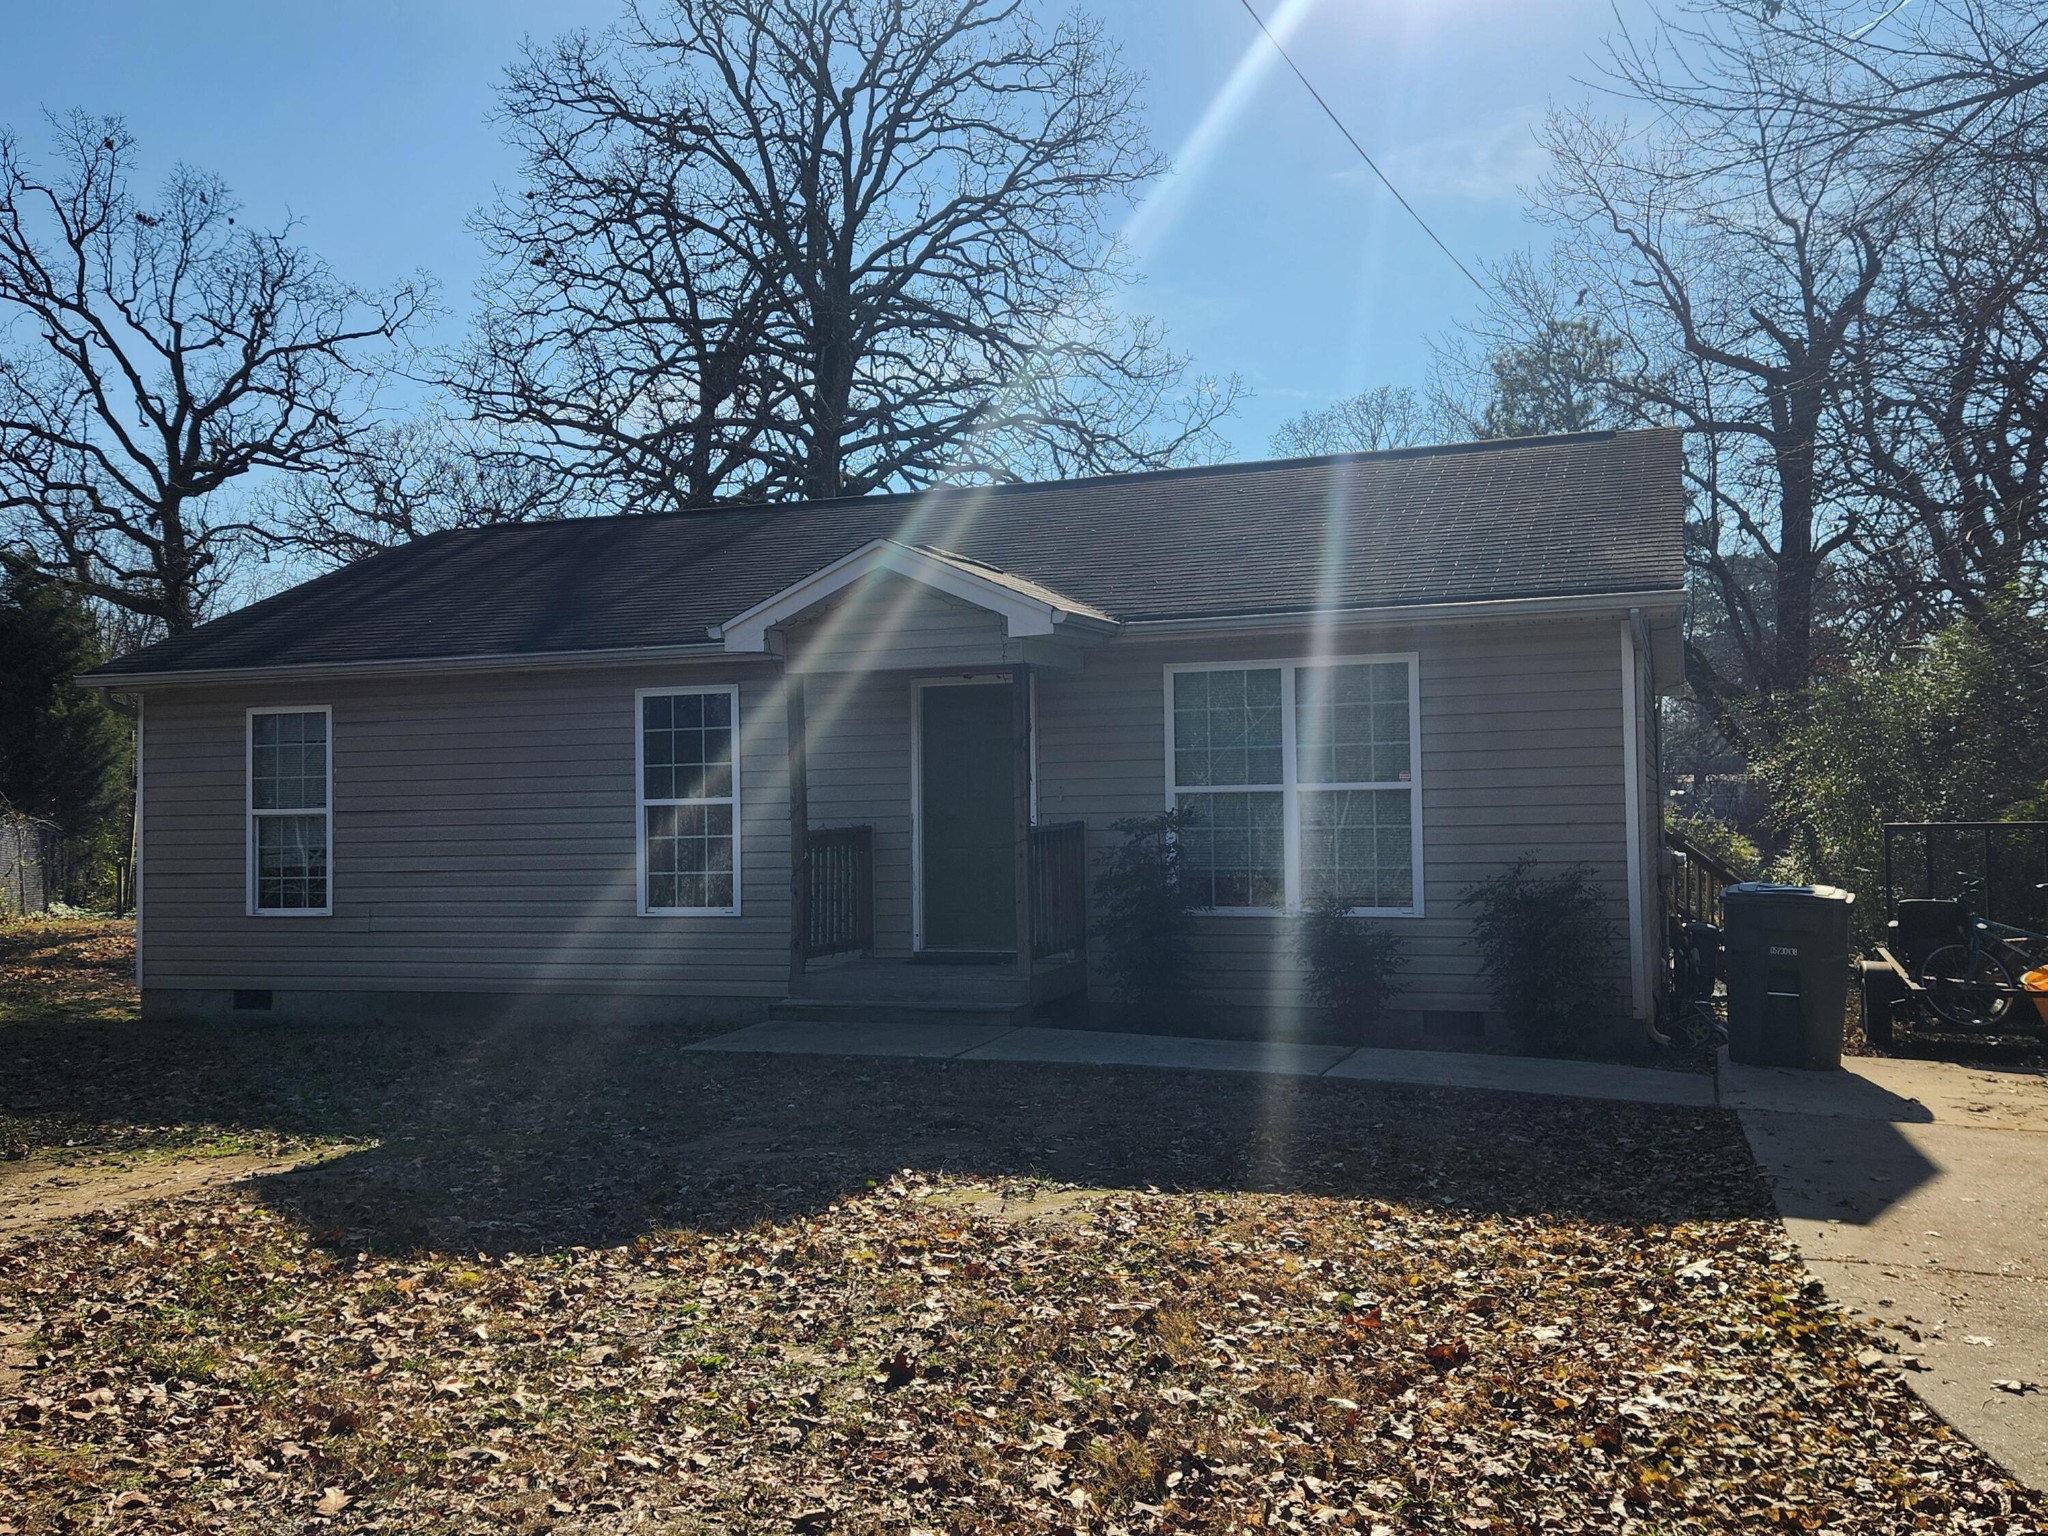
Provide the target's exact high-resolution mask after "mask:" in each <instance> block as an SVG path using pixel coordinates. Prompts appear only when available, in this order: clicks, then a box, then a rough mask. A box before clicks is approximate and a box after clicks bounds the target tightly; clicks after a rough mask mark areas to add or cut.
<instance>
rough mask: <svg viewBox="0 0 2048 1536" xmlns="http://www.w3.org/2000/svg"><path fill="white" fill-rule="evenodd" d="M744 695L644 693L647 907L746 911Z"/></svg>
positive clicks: (643, 882) (733, 691)
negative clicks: (741, 757) (741, 752)
mask: <svg viewBox="0 0 2048 1536" xmlns="http://www.w3.org/2000/svg"><path fill="white" fill-rule="evenodd" d="M739 707H740V704H739V690H738V689H737V688H733V687H718V688H676V689H664V690H661V691H659V692H645V693H642V694H641V695H640V721H639V737H640V910H641V911H642V912H646V913H657V914H687V913H707V914H717V915H720V916H729V915H731V914H734V913H737V912H738V911H739V909H740V896H739V891H740V886H739V878H740V857H739V853H740V843H739V783H738V780H739V775H738V770H737V767H736V764H737V762H738V747H737V743H738V740H739Z"/></svg>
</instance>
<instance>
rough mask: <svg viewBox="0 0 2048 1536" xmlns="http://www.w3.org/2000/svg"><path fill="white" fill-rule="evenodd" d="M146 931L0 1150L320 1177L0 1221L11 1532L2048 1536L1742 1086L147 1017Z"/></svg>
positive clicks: (1, 965) (141, 1191) (61, 991)
mask: <svg viewBox="0 0 2048 1536" xmlns="http://www.w3.org/2000/svg"><path fill="white" fill-rule="evenodd" d="M121 950H122V945H121V935H120V933H119V931H118V930H116V929H112V928H100V929H78V930H69V929H67V930H64V931H55V930H45V931H33V932H32V931H27V930H22V929H0V1134H4V1136H5V1138H6V1143H5V1144H6V1146H7V1147H8V1148H9V1149H11V1150H12V1152H13V1155H14V1156H15V1158H16V1161H15V1162H14V1163H13V1164H12V1165H8V1164H0V1177H5V1169H6V1168H7V1167H9V1166H12V1167H14V1168H15V1169H17V1170H21V1169H36V1170H40V1171H41V1172H40V1173H39V1175H38V1176H48V1175H49V1174H50V1172H51V1171H52V1170H54V1171H55V1172H56V1176H59V1177H65V1176H77V1177H84V1176H86V1175H87V1174H90V1175H91V1176H93V1177H98V1176H100V1175H101V1174H108V1175H109V1176H112V1174H111V1173H109V1170H112V1171H114V1172H118V1173H119V1174H120V1176H121V1177H124V1178H132V1176H133V1174H134V1172H135V1170H136V1169H138V1168H151V1169H155V1168H181V1169H188V1168H196V1167H199V1166H200V1165H202V1164H206V1165H210V1166H211V1167H212V1168H213V1169H214V1170H215V1171H227V1170H229V1169H230V1168H235V1171H237V1172H239V1171H241V1170H240V1169H239V1168H238V1167H236V1165H234V1164H232V1163H230V1162H224V1161H223V1160H222V1159H223V1158H227V1159H237V1158H240V1159H255V1160H265V1161H272V1162H275V1163H279V1164H281V1163H287V1162H289V1163H292V1164H293V1166H290V1167H288V1168H278V1169H276V1170H275V1171H258V1172H256V1173H255V1174H254V1176H253V1177H247V1178H242V1179H239V1180H236V1181H228V1182H206V1181H204V1180H203V1179H202V1180H200V1182H198V1183H196V1184H195V1185H193V1186H191V1187H182V1188H180V1187H171V1186H168V1185H159V1186H156V1187H153V1188H140V1187H138V1188H135V1189H133V1190H132V1191H130V1192H129V1196H124V1197H123V1199H122V1200H111V1201H101V1202H100V1203H99V1204H97V1205H91V1206H90V1208H89V1209H88V1208H87V1205H90V1202H86V1203H85V1204H81V1205H80V1206H79V1207H78V1208H77V1209H75V1210H67V1211H65V1212H64V1213H63V1214H62V1215H60V1216H58V1217H57V1218H56V1219H52V1220H42V1221H36V1222H33V1223H29V1222H19V1223H17V1224H16V1225H15V1227H14V1229H13V1230H11V1231H0V1487H4V1488H6V1489H7V1490H8V1491H9V1494H10V1497H9V1499H8V1500H6V1501H4V1502H0V1536H27V1533H30V1532H35V1533H38V1536H40V1533H43V1532H55V1531H59V1530H65V1531H69V1530H80V1529H110V1530H122V1531H181V1532H182V1531H201V1530H205V1531H224V1532H225V1531H232V1532H255V1531H263V1532H266V1533H267V1532H272V1531H276V1530H280V1529H288V1530H294V1531H296V1530H337V1531H339V1530H403V1531H486V1530H488V1531H499V1530H508V1529H510V1530H521V1531H525V1530H546V1529H555V1530H562V1531H578V1530H593V1531H598V1530H601V1531H611V1530H628V1529H631V1530H658V1531H670V1530H673V1531H711V1530H737V1531H778V1532H790V1531H794V1532H821V1531H828V1530H829V1531H835V1532H838V1531H844V1532H865V1531H912V1532H914V1531H930V1532H938V1531H947V1532H955V1531H957V1532H991V1533H993V1532H997V1531H1002V1532H1012V1531H1022V1532H1048V1533H1050V1532H1075V1533H1078V1532H1100V1533H1104V1536H1108V1533H1112V1532H1125V1531H1127V1532H1152V1531H1161V1532H1163V1531H1269V1530H1357V1531H1361V1532H1370V1533H1375V1536H1379V1533H1385V1536H1394V1533H1405V1532H1411V1531H1429V1532H1456V1531H1468V1530H1475V1531H1476V1530H1501V1531H1510V1530H1513V1531H1520V1530H1530V1529H1544V1530H1615V1531H1620V1530H1642V1531H1652V1530H1672V1531H1676V1530H1686V1531H1693V1530H1697V1531H1725V1530H1736V1529H1757V1530H1763V1529H1808V1530H1820V1529H1828V1530H1852V1531H1894V1530H1897V1531H1906V1530H1955V1531H2019V1530H2032V1529H2036V1528H2037V1524H2036V1522H2037V1519H2038V1515H2039V1512H2038V1510H2037V1509H2036V1508H2035V1505H2034V1503H2033V1502H2032V1498H2033V1496H2032V1495H2030V1494H2028V1493H2027V1492H2026V1491H2025V1490H2023V1489H2019V1488H2016V1487H2014V1486H2013V1485H2012V1484H2011V1483H2010V1482H2009V1481H2008V1480H2006V1479H2005V1478H2004V1477H2003V1476H2002V1475H2001V1474H2000V1473H1999V1471H1998V1469H1997V1468H1996V1467H1995V1466H1994V1465H1993V1464H1992V1463H1990V1462H1988V1461H1987V1460H1986V1459H1985V1458H1983V1457H1982V1456H1981V1455H1979V1454H1978V1453H1977V1452H1976V1451H1975V1449H1974V1448H1973V1447H1971V1446H1970V1445H1969V1443H1968V1442H1967V1441H1966V1440H1964V1439H1963V1438H1962V1437H1960V1436H1956V1435H1954V1434H1952V1433H1950V1432H1949V1431H1948V1430H1947V1429H1946V1427H1945V1426H1944V1425H1942V1424H1941V1423H1940V1422H1939V1421H1938V1420H1937V1419H1936V1418H1934V1417H1933V1416H1932V1415H1931V1414H1929V1413H1928V1412H1927V1411H1926V1410H1925V1409H1924V1408H1923V1407H1922V1406H1921V1405H1920V1404H1919V1403H1918V1402H1917V1401H1916V1400H1915V1399H1913V1398H1912V1397H1911V1395H1910V1394H1908V1393H1907V1392H1906V1391H1905V1390H1904V1388H1903V1387H1902V1386H1901V1384H1900V1383H1899V1381H1898V1379H1897V1378H1896V1377H1895V1376H1894V1375H1892V1374H1891V1373H1890V1372H1889V1371H1887V1370H1885V1369H1883V1368H1881V1362H1882V1361H1883V1359H1884V1358H1885V1349H1884V1342H1885V1341H1882V1340H1879V1339H1877V1338H1874V1337H1873V1336H1872V1335H1870V1334H1867V1333H1864V1332H1862V1331H1861V1330H1860V1329H1859V1328H1857V1327H1856V1326H1854V1325H1851V1324H1849V1323H1848V1322H1847V1321H1845V1320H1844V1319H1843V1318H1842V1317H1841V1316H1840V1315H1839V1314H1838V1313H1836V1312H1835V1311H1834V1310H1833V1309H1832V1308H1831V1307H1829V1306H1828V1305H1827V1304H1826V1303H1825V1302H1824V1300H1823V1299H1822V1298H1821V1297H1820V1295H1819V1293H1818V1291H1817V1289H1815V1288H1810V1287H1809V1286H1808V1285H1807V1282H1806V1278H1805V1276H1804V1275H1803V1274H1802V1273H1801V1272H1800V1270H1799V1268H1798V1266H1797V1264H1796V1262H1795V1260H1794V1258H1793V1256H1792V1255H1791V1253H1790V1251H1789V1249H1788V1246H1787V1245H1786V1243H1785V1240H1784V1235H1783V1230H1782V1228H1781V1227H1780V1226H1779V1225H1778V1224H1777V1222H1776V1221H1775V1220H1773V1219H1772V1217H1771V1209H1770V1205H1769V1202H1768V1200H1767V1198H1766V1196H1765V1193H1764V1191H1763V1188H1762V1186H1761V1184H1760V1182H1759V1180H1758V1177H1757V1173H1756V1170H1755V1167H1754V1165H1753V1164H1752V1162H1751V1161H1750V1159H1749V1156H1748V1154H1747V1151H1746V1149H1745V1147H1744V1144H1743V1141H1742V1137H1741V1133H1740V1130H1739V1129H1738V1128H1737V1127H1736V1125H1735V1124H1734V1122H1733V1119H1732V1117H1730V1116H1727V1115H1724V1114H1721V1113H1719V1112H1713V1111H1702V1110H1686V1109H1674V1108H1664V1107H1657V1106H1641V1105H1617V1104H1595V1103H1592V1102H1588V1101H1571V1100H1556V1099H1543V1098H1536V1097H1531V1096H1509V1095H1498V1096H1496V1095H1486V1094H1476V1093H1455V1092H1450V1091H1442V1090H1429V1089H1409V1088H1396V1087H1377V1086H1373V1085H1365V1084H1357V1083H1337V1082H1327V1081H1321V1080H1313V1079H1309V1080H1286V1081H1283V1080H1275V1079H1266V1078H1257V1077H1240V1076H1237V1075H1234V1074H1193V1073H1190V1074H1174V1073H1161V1072H1147V1071H1127V1070H1114V1069H1080V1068H1046V1067H1035V1066H1023V1065H1015V1064H1004V1063H979V1064H969V1063H947V1062H929V1061H894V1060H860V1061H856V1060H845V1059H834V1060H822V1059H800V1058H786V1057H785V1058H760V1057H746V1056H730V1055H717V1054H703V1053H688V1052H685V1051H683V1050H682V1049H681V1046H682V1045H683V1044H685V1043H687V1042H688V1040H689V1039H690V1038H692V1036H691V1034H690V1032H689V1031H687V1030H683V1029H658V1028H652V1029H631V1030H627V1029H619V1030H593V1029H577V1030H573V1031H571V1030H558V1029H549V1028H545V1027H535V1028H526V1029H522V1030H519V1031H517V1032H512V1031H506V1030H494V1029H490V1028H484V1027H477V1028H465V1029H455V1028H445V1029H441V1028H437V1029H424V1030H412V1031H397V1030H370V1029H336V1028H309V1027H305V1026H299V1025H293V1024H289V1023H285V1022H269V1021H266V1022H263V1023H259V1024H247V1025H243V1024H237V1025H233V1026H222V1027H214V1028H205V1029H199V1028H166V1027H148V1028H145V1027H143V1026H141V1025H139V1024H138V1023H137V1022H135V1020H134V1018H133V1014H132V1006H133V1005H132V994H130V995H129V998H128V1000H127V1001H125V1002H124V1000H123V994H122V990H121V988H122V983H121V981H120V975H121V971H122V967H123V966H124V965H125V957H124V955H123V954H122V952H121ZM74 998H75V1001H69V1000H67V999H74ZM302 1158H303V1159H306V1161H304V1162H303V1163H300V1162H299V1161H298V1160H299V1159H302ZM66 1169H69V1170H73V1172H72V1173H70V1174H67V1173H65V1172H64V1170H66ZM177 1176H178V1177H185V1176H186V1175H184V1174H180V1175H177ZM194 1177H197V1176H196V1175H195V1176H194ZM124 1201H125V1203H124Z"/></svg>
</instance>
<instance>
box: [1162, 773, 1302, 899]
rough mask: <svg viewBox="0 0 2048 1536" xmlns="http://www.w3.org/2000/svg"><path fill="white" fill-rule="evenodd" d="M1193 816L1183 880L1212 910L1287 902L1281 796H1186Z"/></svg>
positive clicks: (1184, 854)
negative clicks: (1187, 881)
mask: <svg viewBox="0 0 2048 1536" xmlns="http://www.w3.org/2000/svg"><path fill="white" fill-rule="evenodd" d="M1180 803H1181V805H1182V806H1183V807H1185V808H1186V809H1187V810H1188V811H1189V812H1190V813H1191V814H1192V817H1193V825H1192V826H1190V828H1189V830H1188V833H1187V836H1186V838H1185V840H1184V841H1183V843H1182V845H1181V853H1180V869H1181V878H1182V879H1184V880H1192V881H1193V882H1194V886H1195V891H1196V894H1197V899H1198V900H1199V901H1201V902H1202V903H1203V904H1205V905H1208V906H1212V907H1278V906H1283V905H1285V904H1286V900H1287V874H1286V865H1285V858H1286V851H1285V844H1286V817H1285V812H1284V808H1283V799H1282V797H1281V796H1280V795H1279V794H1278V793H1273V792H1261V793H1257V794H1203V795H1184V796H1182V797H1181V800H1180Z"/></svg>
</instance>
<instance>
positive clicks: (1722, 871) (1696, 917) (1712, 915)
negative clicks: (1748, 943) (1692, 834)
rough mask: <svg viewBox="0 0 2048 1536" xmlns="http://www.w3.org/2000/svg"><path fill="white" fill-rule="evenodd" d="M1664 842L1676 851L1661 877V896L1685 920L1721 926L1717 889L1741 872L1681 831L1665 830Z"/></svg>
mask: <svg viewBox="0 0 2048 1536" xmlns="http://www.w3.org/2000/svg"><path fill="white" fill-rule="evenodd" d="M1664 846H1665V847H1666V848H1668V849H1669V850H1670V851H1671V852H1673V853H1675V854H1678V855H1680V857H1679V858H1677V859H1676V860H1674V861H1673V864H1674V868H1673V869H1672V870H1671V872H1670V874H1669V875H1668V876H1667V877H1666V878H1665V881H1664V899H1665V901H1666V902H1667V903H1669V905H1670V907H1671V910H1672V912H1673V913H1675V914H1676V915H1677V916H1679V917H1681V918H1683V919H1684V920H1685V921H1686V922H1688V923H1712V924H1713V925H1714V926H1715V927H1716V928H1718V927H1720V926H1721V892H1722V890H1723V889H1725V888H1726V887H1728V886H1731V885H1739V884H1740V883H1741V882H1742V876H1741V875H1739V874H1737V873H1736V872H1735V871H1734V870H1732V869H1730V868H1729V867H1728V866H1727V865H1726V864H1723V863H1722V862H1721V861H1720V860H1719V859H1717V858H1715V857H1714V856H1713V855H1712V854H1711V853H1708V852H1707V851H1706V850H1705V849H1704V848H1702V847H1700V846H1699V845H1698V844H1697V843H1694V842H1692V841H1691V840H1690V839H1688V838H1687V837H1685V836H1684V835H1683V834H1682V833H1678V832H1673V831H1670V830H1668V829H1667V830H1666V831H1665V833H1664Z"/></svg>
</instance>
